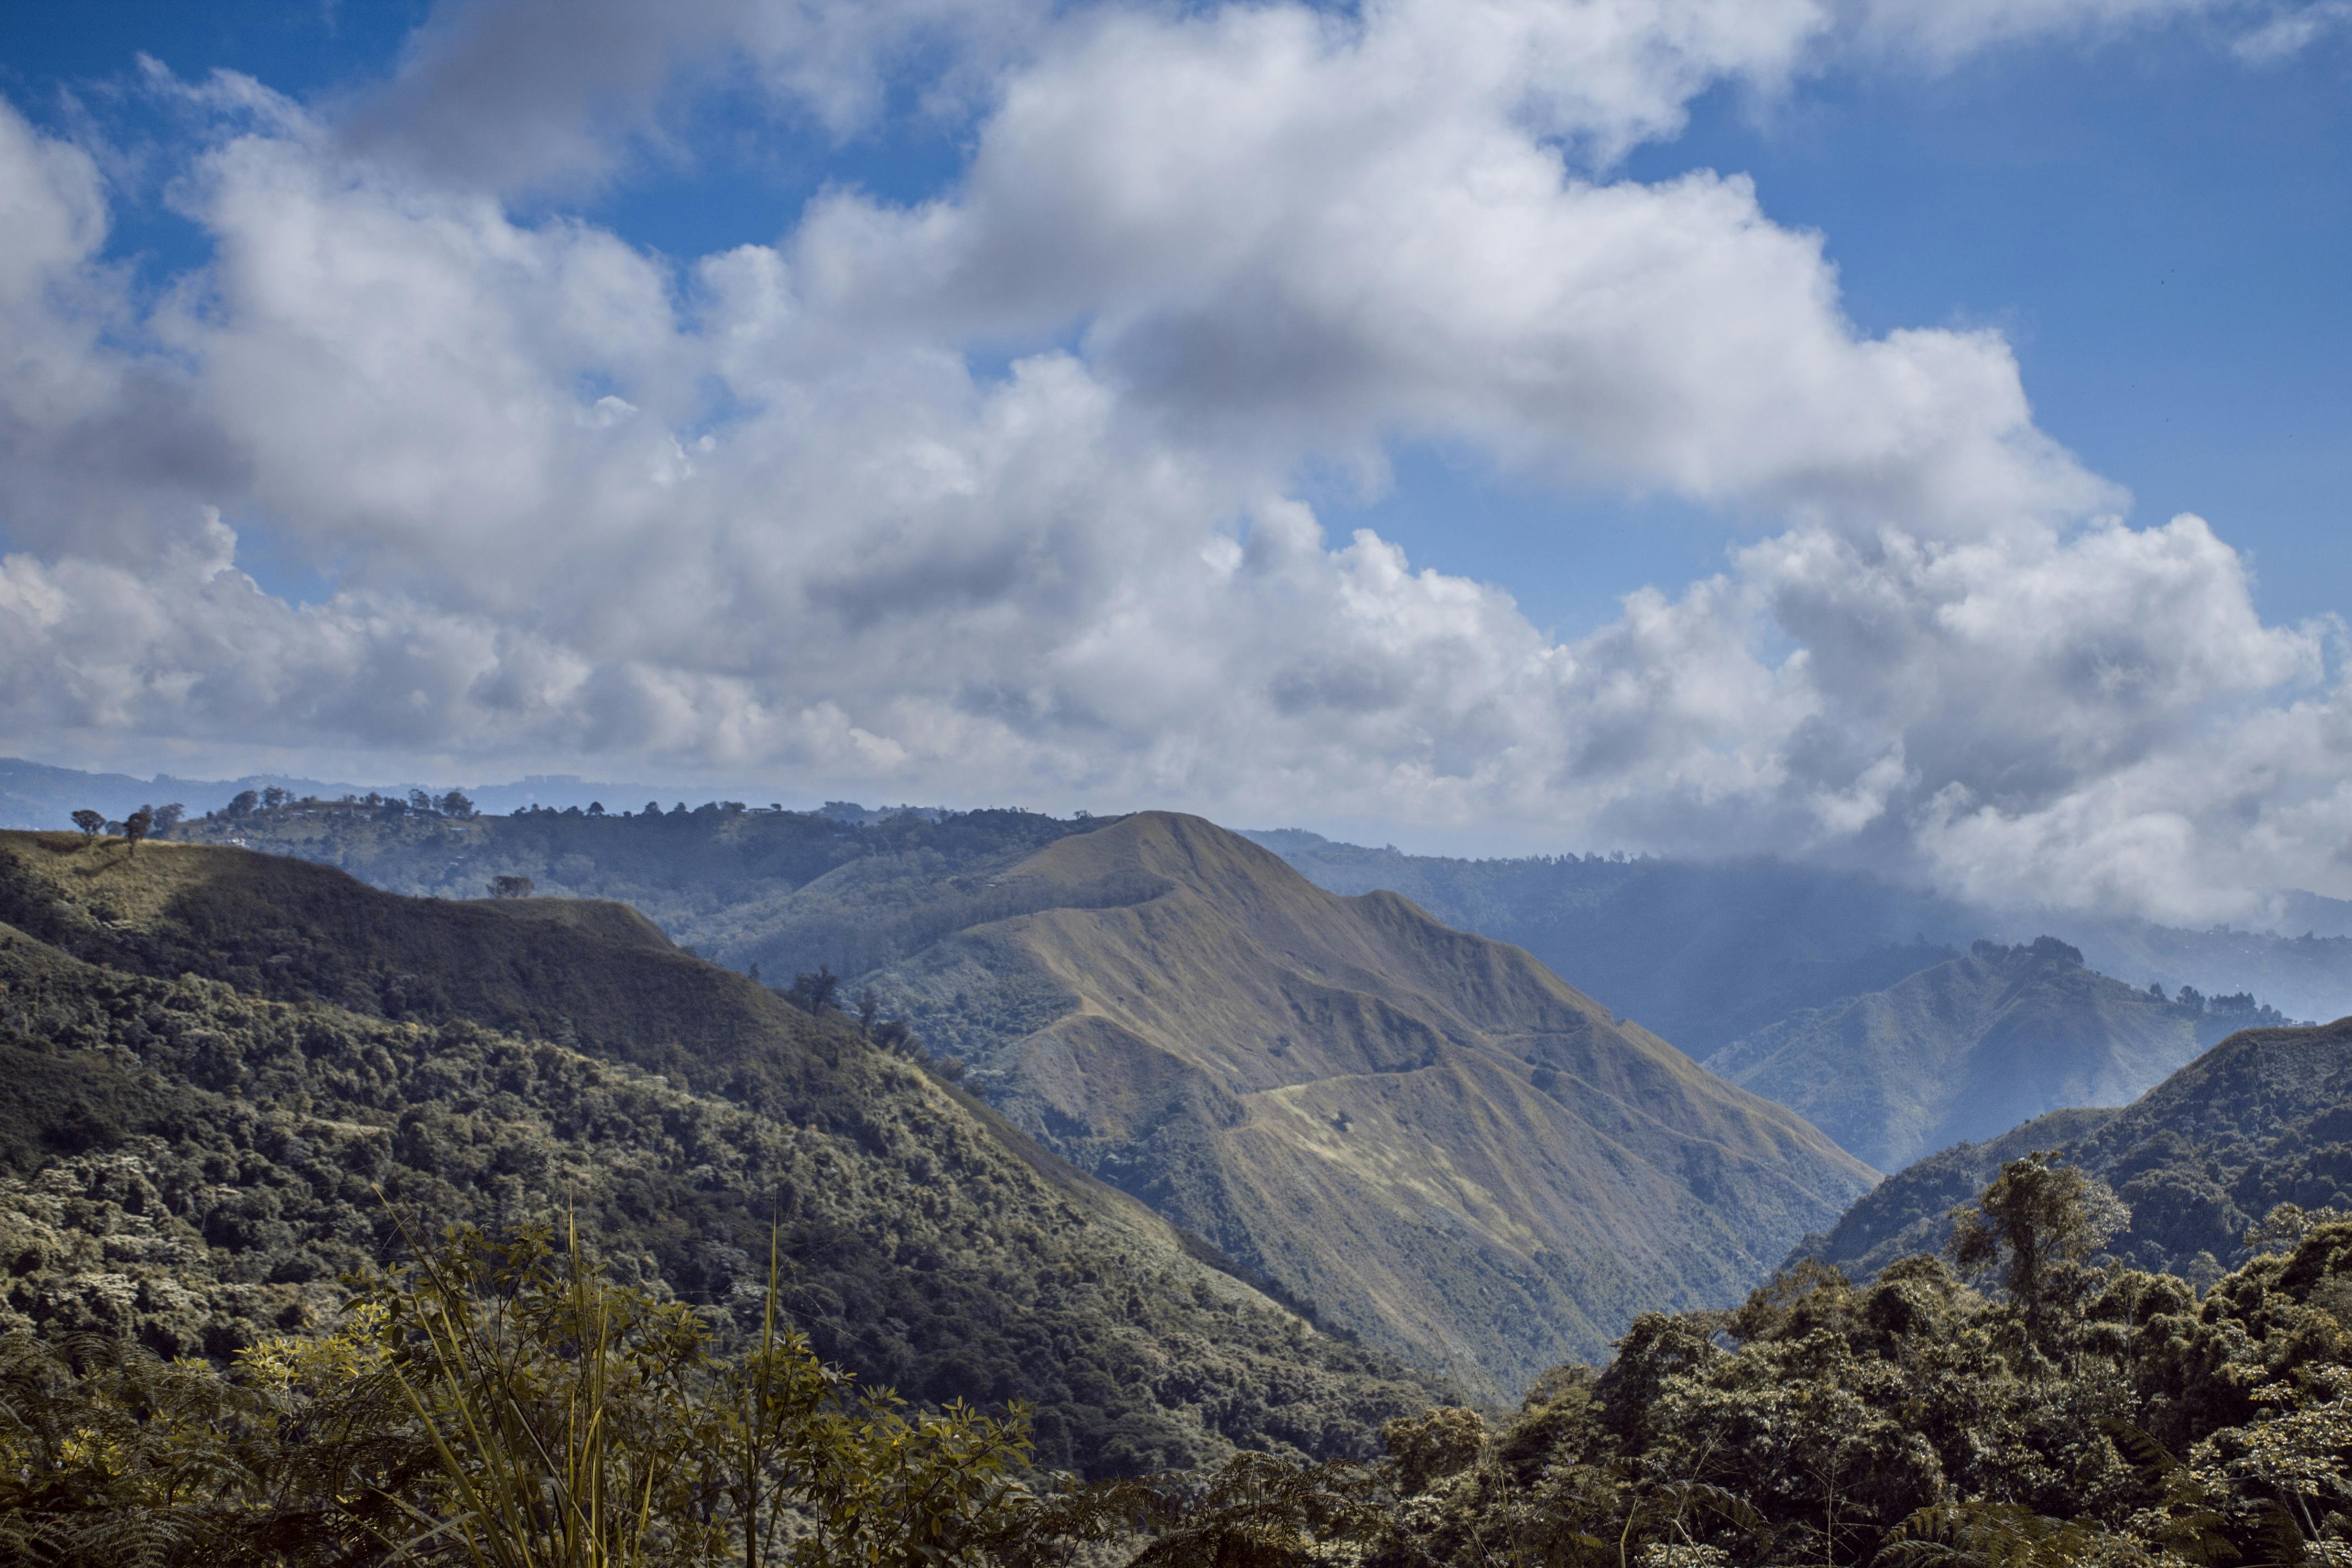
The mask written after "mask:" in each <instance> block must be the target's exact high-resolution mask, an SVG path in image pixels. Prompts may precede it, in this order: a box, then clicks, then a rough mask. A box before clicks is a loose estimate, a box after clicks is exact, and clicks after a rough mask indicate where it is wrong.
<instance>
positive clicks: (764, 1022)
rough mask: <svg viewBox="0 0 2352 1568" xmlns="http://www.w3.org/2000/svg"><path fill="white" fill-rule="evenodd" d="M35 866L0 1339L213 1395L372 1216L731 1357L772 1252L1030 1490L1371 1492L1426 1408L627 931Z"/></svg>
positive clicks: (14, 965) (945, 1101) (1047, 1176)
mask: <svg viewBox="0 0 2352 1568" xmlns="http://www.w3.org/2000/svg"><path fill="white" fill-rule="evenodd" d="M36 842H37V843H38V842H39V841H36ZM13 843H14V844H16V845H17V846H20V847H21V846H23V845H24V841H23V840H22V839H18V840H15V841H13ZM63 843H64V841H63V840H58V844H59V845H60V846H61V845H62V844H63ZM0 847H5V846H0ZM35 852H36V853H37V854H39V855H40V856H42V857H43V859H41V860H40V861H37V862H34V863H33V867H32V871H31V872H28V873H26V874H25V875H20V876H18V877H17V878H16V879H15V880H14V882H13V883H12V882H10V881H9V880H8V879H6V878H5V876H0V898H12V899H13V902H12V903H10V904H9V907H8V909H7V910H0V917H5V918H6V919H8V920H10V921H12V922H13V923H14V924H15V925H16V931H15V932H13V933H12V932H10V931H6V930H5V929H0V1072H5V1074H6V1075H7V1077H8V1079H9V1082H10V1084H11V1089H12V1092H11V1093H10V1094H9V1095H8V1096H6V1097H5V1098H0V1328H5V1327H7V1326H17V1327H23V1328H27V1329H35V1330H37V1331H40V1332H42V1333H44V1334H47V1335H51V1336H55V1335H59V1334H66V1333H70V1332H75V1331H88V1332H92V1333H99V1334H104V1335H107V1336H109V1337H110V1338H111V1337H129V1338H131V1339H132V1340H134V1341H136V1342H140V1343H142V1344H143V1345H145V1346H147V1347H148V1348H149V1349H151V1350H152V1351H153V1352H156V1353H158V1354H160V1355H163V1356H164V1357H167V1358H173V1357H183V1356H205V1357H208V1358H211V1359H213V1360H215V1361H217V1362H223V1363H225V1362H226V1361H227V1360H228V1359H230V1358H232V1357H234V1356H235V1355H236V1353H237V1352H238V1351H239V1350H240V1348H242V1347H246V1346H249V1345H251V1344H254V1343H257V1342H262V1341H265V1340H268V1339H269V1338H271V1337H272V1336H275V1335H279V1334H282V1333H284V1332H286V1331H288V1329H289V1328H291V1327H293V1326H297V1325H299V1324H300V1323H302V1322H305V1321H327V1320H328V1319H329V1318H330V1317H331V1314H332V1313H333V1312H334V1311H335V1310H337V1301H338V1297H337V1293H336V1289H335V1286H334V1283H333V1282H334V1281H335V1280H336V1279H338V1278H340V1277H341V1276H343V1275H347V1274H352V1273H355V1272H359V1271H363V1270H364V1269H366V1268H371V1267H374V1266H378V1265H381V1264H383V1263H385V1262H387V1261H389V1260H390V1259H392V1258H396V1257H398V1256H401V1255H402V1254H403V1246H402V1243H401V1241H400V1238H399V1237H398V1235H397V1233H396V1230H395V1227H394V1226H392V1225H391V1224H390V1221H389V1217H388V1212H387V1210H386V1209H385V1207H384V1205H383V1203H382V1202H381V1201H380V1200H379V1199H378V1197H377V1196H376V1189H378V1188H381V1189H382V1191H383V1194H385V1195H386V1196H388V1197H389V1198H391V1199H392V1200H393V1201H394V1203H395V1204H396V1205H398V1206H399V1207H400V1208H402V1209H404V1210H406V1211H408V1212H415V1213H424V1214H431V1215H436V1216H444V1217H446V1218H449V1219H453V1220H467V1221H472V1222H476V1223H480V1224H485V1225H490V1226H512V1225H514V1224H516V1223H518V1222H520V1221H523V1220H527V1219H530V1218H533V1217H544V1216H547V1215H551V1214H555V1213H561V1212H564V1211H565V1210H566V1209H567V1208H568V1209H569V1210H570V1212H572V1214H574V1215H576V1216H577V1220H578V1223H579V1225H580V1226H581V1228H582V1232H583V1235H586V1236H589V1237H593V1238H595V1242H596V1246H597V1247H598V1249H599V1251H600V1253H601V1254H602V1256H603V1257H604V1258H605V1259H606V1267H607V1268H608V1269H609V1270H610V1271H611V1272H612V1273H613V1274H614V1277H615V1279H618V1280H619V1281H620V1282H622V1283H624V1284H626V1285H628V1286H630V1287H632V1288H635V1289H643V1290H646V1291H648V1292H652V1293H654V1294H656V1295H658V1296H664V1297H667V1298H669V1299H674V1300H680V1301H684V1302H687V1303H688V1304H691V1305H693V1306H695V1307H697V1308H698V1309H701V1310H707V1311H709V1312H710V1313H712V1314H713V1320H712V1321H714V1322H716V1323H718V1324H719V1325H721V1326H723V1327H725V1328H726V1330H727V1331H728V1332H730V1333H734V1334H737V1335H743V1334H751V1333H756V1332H757V1331H758V1330H759V1323H760V1313H761V1303H762V1298H763V1291H764V1283H765V1272H764V1268H763V1267H762V1265H761V1261H760V1260H761V1259H764V1258H766V1257H767V1255H768V1246H769V1237H770V1236H771V1235H772V1234H773V1235H774V1236H775V1237H777V1247H778V1256H779V1259H780V1268H781V1274H780V1278H779V1291H780V1295H781V1299H782V1304H783V1309H784V1310H785V1312H786V1313H787V1315H788V1316H789V1317H790V1319H791V1321H793V1324H794V1326H795V1327H797V1328H798V1329H799V1330H801V1331H803V1332H805V1333H806V1334H807V1336H808V1339H809V1342H810V1345H811V1347H812V1349H813V1350H814V1352H815V1353H817V1354H818V1355H820V1356H821V1357H822V1358H823V1359H824V1360H825V1361H826V1362H827V1363H832V1364H835V1365H839V1366H841V1367H843V1368H844V1369H845V1371H847V1372H850V1373H854V1374H856V1376H857V1377H858V1378H859V1380H860V1382H861V1384H862V1385H886V1386H889V1387H893V1388H897V1389H898V1390H900V1391H901V1392H902V1393H903V1394H905V1395H906V1396H907V1397H908V1399H909V1400H911V1401H913V1402H914V1407H915V1408H919V1409H933V1410H936V1409H940V1408H944V1407H945V1406H947V1405H950V1403H952V1402H953V1401H956V1400H958V1399H963V1400H969V1401H972V1402H974V1403H978V1404H989V1405H1003V1404H1005V1403H1007V1402H1009V1401H1014V1400H1019V1401H1023V1402H1025V1403H1026V1404H1027V1405H1030V1406H1031V1407H1032V1408H1033V1410H1034V1427H1033V1430H1034V1443H1035V1445H1036V1449H1037V1458H1038V1461H1039V1462H1040V1463H1043V1464H1046V1465H1051V1466H1056V1467H1062V1468H1071V1469H1075V1470H1079V1471H1082V1472H1085V1473H1087V1474H1089V1475H1096V1476H1103V1475H1116V1474H1134V1473H1139V1472H1144V1471H1150V1470H1156V1469H1160V1468H1168V1467H1171V1466H1178V1467H1181V1466H1193V1465H1200V1464H1204V1463H1213V1462H1216V1461H1217V1460H1219V1459H1220V1458H1223V1456H1224V1455H1225V1454H1227V1453H1229V1452H1231V1451H1232V1449H1233V1447H1236V1446H1243V1447H1260V1448H1266V1449H1271V1450H1274V1451H1276V1452H1282V1453H1288V1454H1293V1455H1297V1456H1301V1457H1308V1458H1338V1457H1347V1456H1355V1457H1369V1456H1370V1454H1372V1453H1373V1452H1375V1451H1376V1447H1377V1445H1376V1439H1375V1436H1374V1434H1375V1432H1376V1430H1377V1428H1378V1426H1379V1425H1380V1423H1381V1421H1383V1420H1385V1419H1388V1418H1390V1417H1391V1416H1393V1415H1397V1414H1399V1413H1401V1412H1402V1411H1404V1410H1407V1409H1411V1408H1412V1407H1414V1406H1415V1405H1419V1404H1421V1403H1423V1402H1425V1400H1426V1399H1427V1398H1428V1394H1427V1392H1426V1388H1427V1384H1426V1382H1425V1380H1418V1379H1414V1378H1411V1377H1408V1376H1405V1375H1403V1374H1402V1373H1400V1371H1399V1370H1398V1369H1397V1368H1396V1367H1395V1366H1394V1365H1393V1363H1389V1362H1387V1361H1386V1360H1385V1359H1384V1358H1382V1357H1381V1356H1379V1355H1377V1354H1374V1353H1372V1352H1368V1351H1365V1350H1363V1349H1361V1348H1360V1347H1357V1346H1353V1345H1349V1344H1347V1343H1345V1342H1339V1341H1336V1340H1334V1339H1331V1338H1328V1337H1327V1336H1323V1335H1318V1334H1315V1333H1312V1332H1311V1331H1308V1330H1307V1328H1306V1327H1305V1326H1304V1325H1303V1324H1301V1323H1299V1322H1298V1321H1296V1320H1294V1319H1292V1318H1290V1317H1288V1316H1287V1315H1286V1314H1284V1313H1282V1312H1280V1311H1279V1310H1276V1309H1274V1308H1273V1307H1271V1306H1270V1305H1269V1304H1267V1303H1266V1302H1265V1300H1263V1299H1262V1298H1260V1297H1257V1296H1255V1294H1253V1293H1252V1292H1251V1291H1250V1290H1249V1289H1247V1288H1246V1287H1245V1286H1244V1285H1243V1284H1242V1283H1240V1282H1239V1281H1237V1280H1235V1279H1233V1278H1231V1277H1230V1276H1229V1275H1226V1274H1222V1273H1219V1272H1216V1271H1215V1270H1214V1268H1213V1267H1204V1266H1203V1263H1204V1261H1211V1255H1209V1254H1208V1253H1207V1251H1206V1249H1197V1251H1188V1250H1187V1247H1186V1245H1185V1243H1184V1241H1183V1238H1181V1237H1175V1236H1173V1235H1172V1234H1171V1233H1170V1232H1169V1231H1168V1230H1167V1228H1166V1227H1165V1226H1160V1224H1159V1223H1158V1222H1156V1221H1153V1220H1151V1219H1150V1216H1148V1215H1145V1214H1143V1213H1142V1211H1140V1210H1139V1208H1137V1207H1136V1206H1135V1205H1131V1204H1128V1203H1126V1202H1125V1201H1124V1200H1118V1199H1116V1198H1114V1197H1112V1196H1110V1195H1109V1194H1105V1193H1103V1192H1102V1191H1101V1190H1100V1189H1098V1188H1095V1187H1092V1186H1090V1185H1088V1184H1084V1183H1081V1182H1079V1181H1078V1180H1077V1179H1076V1177H1074V1176H1073V1175H1072V1174H1071V1173H1069V1172H1068V1171H1067V1170H1066V1169H1065V1168H1061V1167H1058V1166H1056V1165H1055V1164H1054V1163H1052V1162H1051V1161H1049V1160H1047V1159H1045V1157H1044V1156H1043V1155H1042V1154H1041V1153H1040V1152H1038V1151H1036V1150H1035V1149H1034V1147H1033V1146H1030V1145H1028V1144H1027V1143H1026V1142H1025V1141H1024V1140H1023V1139H1021V1137H1020V1136H1019V1134H1017V1133H1015V1132H1013V1131H1012V1130H1011V1129H1009V1128H1006V1127H1004V1126H1003V1124H1002V1123H1001V1122H998V1121H994V1120H993V1119H992V1118H991V1117H990V1116H989V1114H988V1113H987V1112H986V1111H985V1110H982V1109H981V1108H978V1107H977V1106H975V1105H973V1104H971V1102H969V1101H967V1100H961V1098H959V1097H957V1096H956V1095H954V1094H953V1093H952V1092H951V1091H950V1090H949V1089H946V1088H945V1087H943V1086H941V1085H940V1084H938V1083H935V1082H933V1081H932V1080H930V1079H929V1078H928V1077H927V1076H926V1075H925V1073H924V1071H923V1069H922V1068H920V1067H919V1065H918V1064H917V1063H915V1062H913V1061H911V1060H909V1059H908V1058H905V1057H903V1056H898V1055H894V1054H891V1053H889V1052H887V1051H885V1050H882V1049H878V1048H876V1047H873V1046H870V1045H868V1044H866V1042H865V1041H863V1040H862V1039H860V1038H859V1037H858V1033H857V1030H856V1026H855V1025H854V1024H853V1023H851V1022H849V1021H848V1020H845V1019H843V1018H841V1017H840V1016H838V1015H835V1016H834V1017H833V1018H831V1019H824V1020H820V1019H816V1018H814V1017H811V1016H808V1015H806V1014H803V1013H802V1012H800V1011H799V1010H797V1009H795V1008H793V1007H792V1006H790V1005H787V1004H785V1003H784V1002H783V1001H782V999H781V998H778V997H775V996H772V995H771V994H768V993H766V992H764V991H762V990H761V989H760V988H759V987H757V986H755V985H752V984H751V983H749V982H748V981H745V980H744V979H742V978H741V977H740V976H730V975H729V974H726V973H723V972H720V971H719V970H716V969H714V968H712V967H711V966H709V965H708V964H704V963H698V962H696V961H695V960H693V959H691V958H689V957H688V956H686V955H684V954H682V953H678V952H676V951H675V950H674V949H672V948H670V947H669V945H668V944H667V942H664V941H662V940H661V939H660V938H659V937H658V935H657V933H656V934H650V935H649V934H647V933H646V931H644V929H643V928H642V924H641V922H639V923H637V924H635V925H632V924H630V923H628V922H627V921H622V922H620V923H619V924H617V925H614V924H613V923H612V922H609V921H605V922H604V923H599V922H600V921H604V916H603V915H601V914H599V913H597V912H596V911H595V910H593V909H592V910H587V911H582V910H580V908H579V906H572V905H566V904H563V903H562V902H560V901H556V900H529V901H524V902H516V903H510V904H507V905H502V906H493V905H489V904H486V903H455V902H448V903H432V902H417V901H411V900H397V899H392V898H388V897H386V896H384V895H381V894H376V893H373V892H371V891H369V890H368V889H362V888H359V887H357V886H356V885H354V884H352V883H351V882H349V881H348V880H347V879H343V878H341V877H340V876H338V875H336V874H334V873H332V872H328V871H323V870H321V869H320V868H313V867H307V866H302V865H299V864H297V863H289V862H281V861H274V860H269V859H266V858H261V857H236V856H222V855H220V854H219V852H216V851H190V850H186V849H183V848H180V847H175V846H172V845H158V846H155V847H152V848H151V849H150V850H148V851H146V852H143V853H142V855H141V857H140V858H139V860H138V862H137V863H136V868H135V870H134V868H131V866H129V865H128V864H127V863H126V862H124V861H122V860H121V859H120V858H115V857H112V856H106V857H105V858H103V859H99V860H97V863H96V864H95V865H94V867H93V874H92V875H91V876H90V877H89V879H87V881H86V882H85V881H82V880H80V879H79V871H78V870H77V871H68V870H60V869H56V868H63V867H68V866H74V867H79V866H80V865H82V864H83V863H84V862H85V859H86V857H85V855H84V853H83V852H81V851H79V850H74V851H70V852H68V851H66V850H64V849H63V848H62V847H60V848H59V849H58V851H57V853H55V854H54V855H52V854H51V853H50V851H49V849H47V848H40V849H38V850H37V851H35ZM104 854H105V852H104V851H103V850H101V855H104ZM91 859H96V858H91ZM191 863H194V864H205V865H212V866H215V867H219V866H231V867H238V868H249V870H250V872H251V875H252V879H253V880H252V881H251V882H250V883H248V884H247V885H244V886H236V885H230V886H218V885H195V886H190V885H187V884H186V883H185V882H184V881H180V880H176V879H181V878H182V877H183V873H184V868H185V867H186V866H187V865H189V864H191ZM7 864H8V862H7V860H6V858H5V856H0V870H5V868H6V866H7ZM44 868H49V869H48V870H47V871H46V872H44ZM52 875H53V876H55V877H58V878H62V879H65V880H64V881H62V882H52V881H49V880H48V879H47V878H48V877H49V876H52ZM623 913H625V911H624V912H623ZM126 917H135V918H126ZM27 925H33V926H37V927H39V928H40V929H43V930H46V931H49V932H50V933H51V934H52V935H53V937H54V938H55V940H54V941H47V942H37V941H35V940H33V939H32V938H31V937H30V936H29V935H28V934H26V926H27ZM608 926H610V928H611V929H607V928H608ZM60 944H62V945H60ZM68 948H70V949H72V950H74V951H77V952H83V953H87V954H88V955H89V959H90V960H96V961H97V962H89V961H88V960H85V959H80V958H76V957H73V956H70V955H69V954H68V951H67V949H68ZM281 957H282V958H284V959H285V960H286V962H284V963H272V962H271V960H272V959H275V958H281ZM191 971H193V973H192V972H191ZM206 971H209V972H210V973H213V974H215V975H221V976H226V977H232V978H206V977H205V972H206ZM247 981H249V982H250V984H246V983H245V982H247ZM270 992H276V993H278V994H277V995H275V996H272V995H270V994H268V993H270ZM330 999H343V1001H340V1002H339V1001H335V1000H330ZM345 1002H348V1003H352V1004H358V1005H357V1006H354V1005H344V1003H345ZM362 1009H364V1010H362Z"/></svg>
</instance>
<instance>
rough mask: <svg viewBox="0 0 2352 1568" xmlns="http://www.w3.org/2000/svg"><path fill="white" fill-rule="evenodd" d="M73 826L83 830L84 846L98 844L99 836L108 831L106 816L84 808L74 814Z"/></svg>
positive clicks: (82, 839)
mask: <svg viewBox="0 0 2352 1568" xmlns="http://www.w3.org/2000/svg"><path fill="white" fill-rule="evenodd" d="M73 825H74V826H76V827H79V828H80V829H81V841H82V842H83V843H84V844H95V843H97V842H98V836H99V835H100V834H101V833H103V832H105V831H106V814H105V813H104V812H102V811H92V810H90V808H89V807H88V806H83V807H82V808H81V809H80V810H79V811H77V812H75V813H74V814H73Z"/></svg>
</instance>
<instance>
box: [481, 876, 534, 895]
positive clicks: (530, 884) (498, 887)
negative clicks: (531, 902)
mask: <svg viewBox="0 0 2352 1568" xmlns="http://www.w3.org/2000/svg"><path fill="white" fill-rule="evenodd" d="M538 888H539V884H538V883H536V882H534V881H532V880H531V879H530V878H529V877H493V878H491V879H490V897H492V898H494V899H527V898H529V897H530V896H531V894H532V893H533V892H535V891H536V890H537V889H538Z"/></svg>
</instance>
